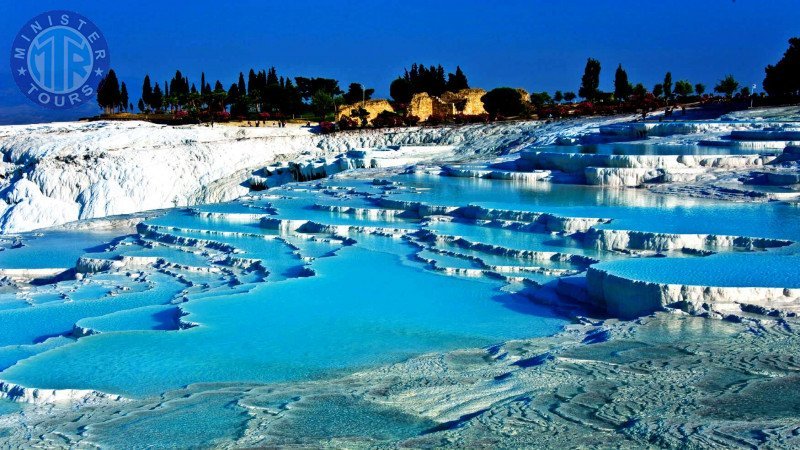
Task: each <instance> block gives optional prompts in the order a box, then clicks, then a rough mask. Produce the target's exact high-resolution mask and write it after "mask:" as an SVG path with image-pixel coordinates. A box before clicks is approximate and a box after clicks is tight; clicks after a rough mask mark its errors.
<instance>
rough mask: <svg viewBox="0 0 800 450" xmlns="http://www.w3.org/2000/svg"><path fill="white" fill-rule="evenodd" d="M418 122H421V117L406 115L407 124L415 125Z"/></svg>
mask: <svg viewBox="0 0 800 450" xmlns="http://www.w3.org/2000/svg"><path fill="white" fill-rule="evenodd" d="M418 123H419V117H417V116H414V115H410V116H406V125H408V126H410V127H413V126H414V125H416V124H418Z"/></svg>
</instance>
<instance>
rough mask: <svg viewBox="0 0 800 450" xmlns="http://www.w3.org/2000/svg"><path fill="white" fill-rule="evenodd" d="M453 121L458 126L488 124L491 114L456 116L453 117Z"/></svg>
mask: <svg viewBox="0 0 800 450" xmlns="http://www.w3.org/2000/svg"><path fill="white" fill-rule="evenodd" d="M453 121H454V122H455V123H458V124H462V123H488V122H489V114H456V115H455V116H453Z"/></svg>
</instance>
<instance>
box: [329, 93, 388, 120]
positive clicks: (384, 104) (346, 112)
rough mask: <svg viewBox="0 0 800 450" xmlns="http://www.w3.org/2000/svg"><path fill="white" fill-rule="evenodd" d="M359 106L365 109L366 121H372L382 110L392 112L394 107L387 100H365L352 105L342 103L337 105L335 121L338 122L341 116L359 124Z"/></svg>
mask: <svg viewBox="0 0 800 450" xmlns="http://www.w3.org/2000/svg"><path fill="white" fill-rule="evenodd" d="M360 108H363V109H365V110H366V111H367V122H368V123H372V121H373V120H375V118H376V117H378V114H380V113H382V112H384V111H389V112H394V108H392V105H391V104H390V103H389V101H388V100H385V99H380V100H367V101H366V102H358V103H355V104H352V105H342V106H340V107H338V108H337V110H336V121H337V122H338V121H339V120H340V119H341V118H342V117H348V118H351V119H353V120H355V121H357V122H358V123H359V124H361V118H360V117H358V114H357V113H358V110H359V109H360Z"/></svg>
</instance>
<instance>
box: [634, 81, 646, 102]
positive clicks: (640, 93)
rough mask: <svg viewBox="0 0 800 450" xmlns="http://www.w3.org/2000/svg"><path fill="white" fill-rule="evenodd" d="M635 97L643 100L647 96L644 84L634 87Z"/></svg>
mask: <svg viewBox="0 0 800 450" xmlns="http://www.w3.org/2000/svg"><path fill="white" fill-rule="evenodd" d="M633 95H635V96H636V97H639V99H642V98H643V97H644V96H645V95H647V88H646V87H644V85H643V84H642V83H637V84H636V86H634V87H633Z"/></svg>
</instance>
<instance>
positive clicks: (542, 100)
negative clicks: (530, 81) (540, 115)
mask: <svg viewBox="0 0 800 450" xmlns="http://www.w3.org/2000/svg"><path fill="white" fill-rule="evenodd" d="M552 102H553V99H552V97H550V94H548V93H547V92H544V91H542V92H534V93H533V94H531V103H533V105H534V106H536V107H537V108H541V107H542V106H544V105H546V104H548V103H552Z"/></svg>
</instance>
